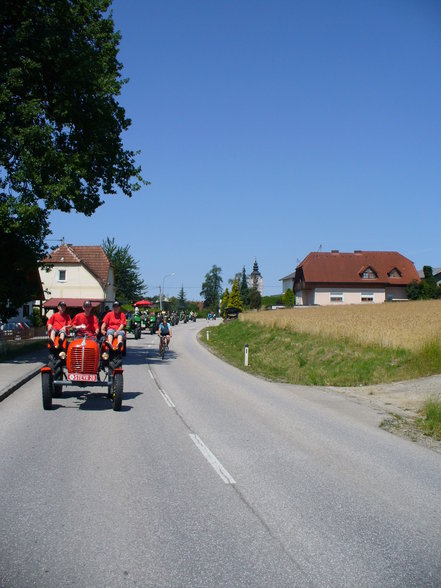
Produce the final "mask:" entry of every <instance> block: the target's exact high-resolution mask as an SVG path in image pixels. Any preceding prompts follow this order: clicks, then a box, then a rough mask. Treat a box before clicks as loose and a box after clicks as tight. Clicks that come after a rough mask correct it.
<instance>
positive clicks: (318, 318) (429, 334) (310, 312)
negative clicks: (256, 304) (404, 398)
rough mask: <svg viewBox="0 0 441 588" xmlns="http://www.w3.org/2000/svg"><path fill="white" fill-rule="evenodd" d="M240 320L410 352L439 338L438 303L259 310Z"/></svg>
mask: <svg viewBox="0 0 441 588" xmlns="http://www.w3.org/2000/svg"><path fill="white" fill-rule="evenodd" d="M240 319H241V320H244V321H250V322H254V323H258V324H261V325H265V326H269V327H272V326H274V327H279V328H283V329H285V328H286V329H290V330H292V331H297V332H302V333H310V334H314V335H322V336H326V337H328V336H329V337H332V338H346V337H348V338H350V339H352V340H353V341H355V342H356V343H361V344H362V345H369V344H372V343H373V344H380V345H383V346H385V347H395V348H396V347H404V348H406V349H410V350H412V351H416V350H418V349H421V348H422V347H423V346H424V345H425V344H426V343H429V342H432V341H434V340H436V341H438V342H439V341H440V338H441V300H417V301H407V302H390V303H384V304H370V305H366V306H365V305H361V304H358V305H347V306H310V307H296V308H292V309H280V310H266V311H265V310H261V311H259V312H253V311H251V312H246V313H243V314H241V315H240Z"/></svg>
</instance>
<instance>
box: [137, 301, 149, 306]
mask: <svg viewBox="0 0 441 588" xmlns="http://www.w3.org/2000/svg"><path fill="white" fill-rule="evenodd" d="M151 305H152V303H151V302H150V301H149V300H139V301H138V302H135V304H134V305H133V306H151Z"/></svg>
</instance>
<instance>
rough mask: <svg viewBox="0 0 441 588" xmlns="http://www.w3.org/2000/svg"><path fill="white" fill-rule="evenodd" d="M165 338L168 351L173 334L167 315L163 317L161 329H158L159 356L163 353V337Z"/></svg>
mask: <svg viewBox="0 0 441 588" xmlns="http://www.w3.org/2000/svg"><path fill="white" fill-rule="evenodd" d="M163 336H165V337H166V341H167V349H168V347H169V344H170V339H171V336H172V332H171V327H170V323H168V322H167V317H166V316H165V315H164V316H163V318H162V322H161V323H160V325H159V329H158V337H159V354H161V351H162V337H163Z"/></svg>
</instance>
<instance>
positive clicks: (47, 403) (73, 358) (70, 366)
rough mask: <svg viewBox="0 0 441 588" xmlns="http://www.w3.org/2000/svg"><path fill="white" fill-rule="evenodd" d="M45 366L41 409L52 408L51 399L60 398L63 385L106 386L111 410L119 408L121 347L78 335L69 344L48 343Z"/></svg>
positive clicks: (65, 342) (120, 398)
mask: <svg viewBox="0 0 441 588" xmlns="http://www.w3.org/2000/svg"><path fill="white" fill-rule="evenodd" d="M48 347H49V362H48V365H47V366H45V367H43V368H41V386H42V395H43V408H44V410H50V409H51V408H52V398H60V397H62V392H63V386H79V387H81V388H91V387H96V386H101V387H103V386H106V387H107V396H108V398H110V400H111V401H112V408H113V410H121V404H122V396H123V389H124V380H123V369H122V350H120V349H118V344H117V341H116V339H115V340H114V343H113V344H110V343H107V342H106V341H104V342H102V343H98V342H97V341H96V340H95V339H93V338H88V337H86V336H85V337H82V338H78V339H74V340H73V341H71V342H70V343H68V342H67V340H64V341H63V342H62V343H60V342H59V341H58V339H57V338H56V339H55V343H52V342H50V343H49V344H48Z"/></svg>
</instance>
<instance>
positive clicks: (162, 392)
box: [159, 388, 175, 408]
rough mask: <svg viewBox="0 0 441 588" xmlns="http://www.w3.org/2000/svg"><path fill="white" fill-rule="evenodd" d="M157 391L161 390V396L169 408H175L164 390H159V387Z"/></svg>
mask: <svg viewBox="0 0 441 588" xmlns="http://www.w3.org/2000/svg"><path fill="white" fill-rule="evenodd" d="M159 391H160V392H161V396H162V397H163V399H164V400H165V402H166V404H167V405H168V406H169V407H170V408H175V405H174V404H173V401H172V399H171V398H170V396H168V394H166V393H165V392H164V390H161V388H159Z"/></svg>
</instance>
